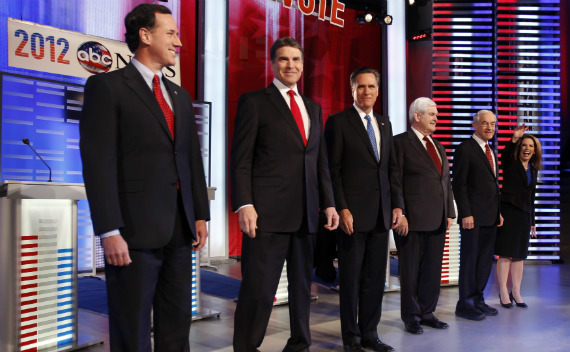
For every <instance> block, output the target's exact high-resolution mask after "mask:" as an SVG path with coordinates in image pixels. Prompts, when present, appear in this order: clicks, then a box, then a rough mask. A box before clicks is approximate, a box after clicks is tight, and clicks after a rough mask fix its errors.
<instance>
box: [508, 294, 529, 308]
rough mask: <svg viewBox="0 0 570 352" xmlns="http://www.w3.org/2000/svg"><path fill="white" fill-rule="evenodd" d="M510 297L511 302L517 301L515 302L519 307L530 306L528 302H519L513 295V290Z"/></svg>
mask: <svg viewBox="0 0 570 352" xmlns="http://www.w3.org/2000/svg"><path fill="white" fill-rule="evenodd" d="M509 298H510V299H511V302H515V304H516V306H517V307H519V308H528V305H527V304H526V303H524V302H521V303H519V302H517V300H516V299H515V298H514V297H513V293H512V292H511V293H510V294H509ZM512 305H513V304H512V303H511V306H512Z"/></svg>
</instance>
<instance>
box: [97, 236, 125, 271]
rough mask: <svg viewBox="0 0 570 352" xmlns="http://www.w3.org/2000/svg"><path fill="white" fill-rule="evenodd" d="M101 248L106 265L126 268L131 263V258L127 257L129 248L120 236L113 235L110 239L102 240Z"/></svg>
mask: <svg viewBox="0 0 570 352" xmlns="http://www.w3.org/2000/svg"><path fill="white" fill-rule="evenodd" d="M101 246H103V251H104V253H105V259H106V260H107V263H108V264H111V265H114V266H127V265H129V264H131V263H132V260H131V256H130V255H129V246H128V245H127V242H125V240H124V239H123V236H121V235H114V236H111V237H107V238H103V239H102V240H101Z"/></svg>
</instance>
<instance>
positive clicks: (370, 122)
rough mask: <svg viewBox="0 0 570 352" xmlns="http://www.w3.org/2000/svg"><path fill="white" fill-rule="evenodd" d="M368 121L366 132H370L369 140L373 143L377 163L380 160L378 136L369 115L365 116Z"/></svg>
mask: <svg viewBox="0 0 570 352" xmlns="http://www.w3.org/2000/svg"><path fill="white" fill-rule="evenodd" d="M364 118H365V119H366V132H368V138H370V143H372V149H373V150H374V155H375V156H376V161H379V160H380V156H379V155H378V144H377V143H376V135H375V134H374V128H373V127H372V120H371V119H370V116H369V115H366V116H364Z"/></svg>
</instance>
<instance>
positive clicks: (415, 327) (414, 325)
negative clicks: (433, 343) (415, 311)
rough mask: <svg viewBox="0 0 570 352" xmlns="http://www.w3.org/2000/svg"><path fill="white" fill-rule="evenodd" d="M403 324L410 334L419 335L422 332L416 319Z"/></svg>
mask: <svg viewBox="0 0 570 352" xmlns="http://www.w3.org/2000/svg"><path fill="white" fill-rule="evenodd" d="M405 325H406V331H407V332H409V333H410V334H414V335H420V334H423V333H424V329H422V327H421V326H420V323H419V322H418V321H417V320H414V321H410V322H408V323H406V324H405Z"/></svg>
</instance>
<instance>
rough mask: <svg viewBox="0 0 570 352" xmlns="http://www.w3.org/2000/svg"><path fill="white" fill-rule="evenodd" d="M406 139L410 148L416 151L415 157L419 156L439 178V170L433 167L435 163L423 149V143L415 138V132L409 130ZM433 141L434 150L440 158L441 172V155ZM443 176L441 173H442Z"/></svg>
mask: <svg viewBox="0 0 570 352" xmlns="http://www.w3.org/2000/svg"><path fill="white" fill-rule="evenodd" d="M408 138H409V139H410V143H411V144H412V146H413V147H414V148H415V149H416V151H417V155H421V158H422V159H423V160H424V162H425V163H426V164H428V165H430V166H429V168H430V169H431V170H432V171H433V172H435V173H436V174H437V175H438V176H441V175H440V174H439V170H438V169H437V166H435V163H434V162H433V160H432V158H431V156H430V155H429V153H428V151H427V150H426V148H425V147H424V145H423V143H422V142H421V141H420V140H419V138H418V136H416V134H415V132H414V131H412V130H410V131H408ZM435 142H436V141H435V139H434V145H435V148H436V149H437V151H438V153H439V156H440V157H441V160H442V170H443V155H442V153H441V150H440V149H439V147H438V144H436V143H435ZM442 174H443V171H442Z"/></svg>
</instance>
